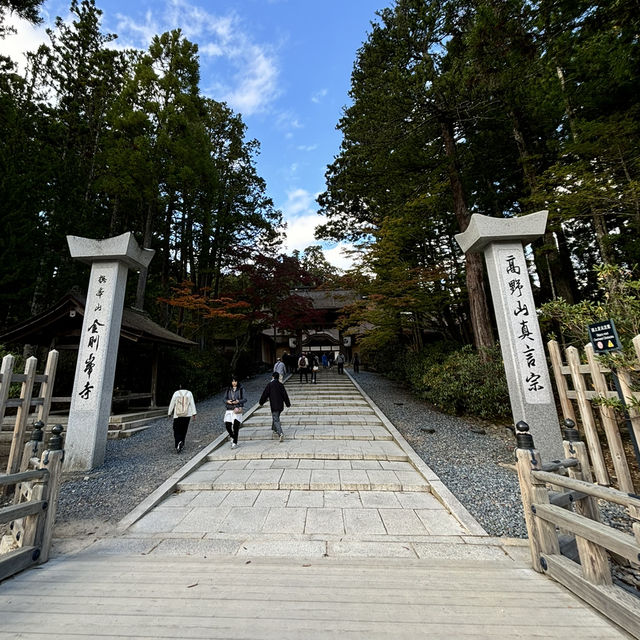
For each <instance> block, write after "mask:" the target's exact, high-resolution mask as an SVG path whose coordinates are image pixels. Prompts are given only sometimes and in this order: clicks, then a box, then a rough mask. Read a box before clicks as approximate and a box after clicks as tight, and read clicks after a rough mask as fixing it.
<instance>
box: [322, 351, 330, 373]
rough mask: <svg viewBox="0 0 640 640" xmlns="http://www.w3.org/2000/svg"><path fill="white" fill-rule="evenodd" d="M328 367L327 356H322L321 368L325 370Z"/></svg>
mask: <svg viewBox="0 0 640 640" xmlns="http://www.w3.org/2000/svg"><path fill="white" fill-rule="evenodd" d="M328 366H329V358H327V354H326V353H323V354H322V368H323V369H326V368H327V367H328Z"/></svg>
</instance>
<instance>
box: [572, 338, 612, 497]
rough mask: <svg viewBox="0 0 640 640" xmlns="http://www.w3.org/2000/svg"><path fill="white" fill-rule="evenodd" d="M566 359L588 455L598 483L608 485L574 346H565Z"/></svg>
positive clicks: (605, 469)
mask: <svg viewBox="0 0 640 640" xmlns="http://www.w3.org/2000/svg"><path fill="white" fill-rule="evenodd" d="M567 360H568V362H569V368H570V369H571V379H572V380H573V386H574V388H575V390H576V396H577V398H578V409H579V410H580V417H581V419H582V426H583V428H584V435H585V437H586V439H587V445H588V447H589V455H590V457H591V462H592V464H593V470H594V473H595V476H596V480H597V481H598V483H599V484H602V485H605V486H609V484H610V483H609V474H608V473H607V466H606V464H605V461H604V456H603V455H602V448H601V447H600V440H599V439H598V431H597V429H596V423H595V420H594V418H593V411H592V410H591V404H590V403H589V401H588V400H587V396H586V385H585V382H584V376H583V375H582V373H580V356H579V354H578V350H577V349H576V348H575V347H568V348H567Z"/></svg>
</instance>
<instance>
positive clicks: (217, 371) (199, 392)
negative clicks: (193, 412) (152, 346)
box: [158, 349, 231, 404]
mask: <svg viewBox="0 0 640 640" xmlns="http://www.w3.org/2000/svg"><path fill="white" fill-rule="evenodd" d="M161 363H162V364H161V372H165V373H166V372H171V373H170V375H168V376H164V375H163V376H161V377H160V379H159V380H158V396H159V402H165V403H166V404H168V400H169V398H171V395H172V394H173V392H174V391H175V390H176V389H177V388H178V386H177V385H182V386H183V387H185V388H187V389H189V390H190V391H191V392H192V393H193V395H194V397H195V399H196V400H202V399H204V398H206V397H208V396H210V395H212V394H213V393H216V392H217V391H219V390H220V389H221V388H222V387H223V386H224V385H225V384H229V381H230V378H231V371H230V369H229V363H228V361H227V359H226V358H225V357H224V356H223V355H222V353H220V352H218V351H200V350H198V349H190V350H185V349H167V350H166V351H165V352H164V353H163V354H162V358H161Z"/></svg>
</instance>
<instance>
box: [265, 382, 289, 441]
mask: <svg viewBox="0 0 640 640" xmlns="http://www.w3.org/2000/svg"><path fill="white" fill-rule="evenodd" d="M279 378H280V374H279V373H278V372H277V371H274V372H273V379H272V380H271V382H269V384H267V386H266V387H265V388H264V391H263V392H262V395H261V396H260V400H259V401H258V404H259V405H260V406H262V405H263V404H264V403H265V402H266V401H267V400H269V405H270V407H271V430H272V431H273V432H275V433H277V434H278V435H279V436H280V442H282V441H283V440H284V433H283V431H282V425H281V424H280V414H281V413H282V411H283V410H284V406H285V405H287V407H290V406H291V401H290V400H289V395H288V394H287V390H286V389H285V388H284V385H283V384H282V382H280V380H279Z"/></svg>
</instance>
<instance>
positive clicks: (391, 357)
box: [360, 340, 406, 380]
mask: <svg viewBox="0 0 640 640" xmlns="http://www.w3.org/2000/svg"><path fill="white" fill-rule="evenodd" d="M404 353H405V347H404V346H403V345H402V344H401V343H400V341H398V340H392V341H390V342H387V343H386V344H384V345H382V346H376V347H367V346H366V344H363V347H362V350H361V352H360V355H361V358H362V366H363V368H364V369H367V370H370V371H376V372H378V373H382V374H383V375H385V376H387V377H388V378H392V379H394V380H404V379H405V377H406V373H405V365H406V359H405V357H403V356H404Z"/></svg>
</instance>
